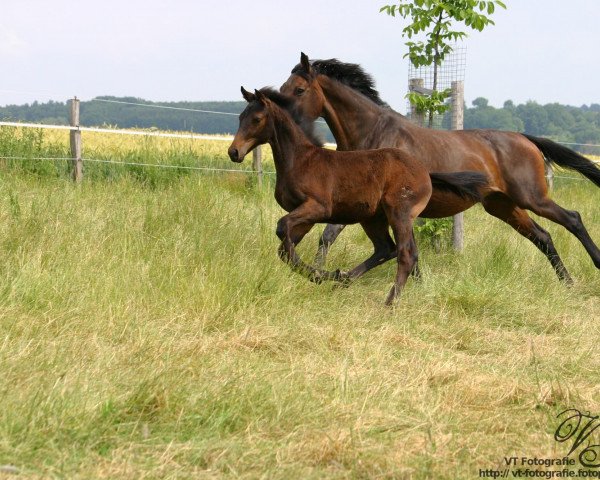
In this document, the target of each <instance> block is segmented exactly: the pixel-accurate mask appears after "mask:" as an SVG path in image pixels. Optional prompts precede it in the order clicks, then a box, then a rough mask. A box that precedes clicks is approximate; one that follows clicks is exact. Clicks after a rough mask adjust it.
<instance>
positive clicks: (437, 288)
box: [0, 139, 600, 479]
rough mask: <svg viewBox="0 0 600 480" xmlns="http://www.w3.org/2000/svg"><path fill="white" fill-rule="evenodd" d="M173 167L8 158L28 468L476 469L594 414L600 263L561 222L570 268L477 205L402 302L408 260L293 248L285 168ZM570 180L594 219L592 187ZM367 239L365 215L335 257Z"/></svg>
mask: <svg viewBox="0 0 600 480" xmlns="http://www.w3.org/2000/svg"><path fill="white" fill-rule="evenodd" d="M42 140H43V139H42ZM84 141H85V139H84ZM42 143H44V146H43V148H48V145H47V143H45V142H42ZM15 145H16V146H15V147H14V148H17V146H19V145H20V147H22V148H25V147H23V146H22V144H20V143H19V144H15ZM35 148H38V147H35ZM35 148H34V147H31V148H30V147H27V148H26V149H25V151H26V152H29V153H30V154H31V155H33V153H32V152H35V151H36V150H35ZM40 148H41V147H40ZM5 154H6V153H5ZM167 160H168V159H167ZM171 161H175V160H173V159H171ZM65 169H66V166H65ZM148 175H152V174H148ZM160 175H163V176H160V177H155V178H153V179H152V180H148V179H147V178H146V177H143V176H140V175H136V174H132V173H131V172H129V171H123V172H120V174H119V175H117V176H112V177H111V176H110V175H108V174H107V175H105V176H103V175H100V174H98V175H96V176H93V175H90V176H86V180H85V181H84V183H83V184H82V185H80V186H76V185H73V184H72V183H71V182H70V180H69V179H68V177H67V174H66V170H65V172H62V171H60V170H55V171H41V170H39V169H38V170H36V169H35V168H33V167H32V166H29V167H26V168H25V167H20V166H19V165H17V164H12V163H10V162H4V163H2V162H0V378H2V382H1V383H0V405H1V406H2V408H1V409H0V465H14V466H15V467H17V468H18V469H19V470H20V472H21V475H20V476H22V477H25V478H38V477H39V478H69V479H71V478H81V479H88V478H111V479H114V478H170V479H174V478H181V479H183V478H280V479H288V478H407V479H408V478H411V479H413V478H414V479H426V478H432V479H433V478H435V479H470V478H477V477H478V472H479V469H486V468H502V465H503V457H505V456H519V457H520V456H529V457H535V456H537V457H562V456H564V455H566V454H567V452H568V450H569V448H570V447H567V445H566V444H558V443H556V442H555V441H554V439H553V432H554V429H555V428H556V427H557V420H556V418H555V416H556V414H557V413H558V412H560V411H561V410H563V409H565V408H567V407H577V408H579V409H580V410H586V411H587V410H589V411H590V412H592V413H596V414H600V387H599V385H600V357H599V356H598V342H599V339H600V331H599V330H600V328H599V323H598V319H599V318H600V299H599V294H600V282H599V280H600V277H599V274H598V271H597V270H596V269H595V268H594V266H593V264H592V262H591V260H590V259H589V257H588V256H587V254H586V253H585V251H584V250H583V248H582V247H581V245H580V244H579V243H578V242H577V240H576V239H575V238H574V237H573V236H572V235H570V234H568V233H567V232H566V231H564V229H562V227H559V226H556V225H553V224H550V223H549V222H546V221H544V220H543V219H541V220H539V221H540V223H541V224H542V225H543V226H544V228H546V229H548V230H549V231H550V232H551V234H552V235H553V238H554V240H555V243H556V245H557V248H558V250H559V252H560V253H561V255H562V257H563V260H564V261H565V264H566V266H567V268H568V269H569V270H570V271H571V273H572V275H573V277H574V278H575V279H576V284H575V286H574V287H573V288H565V287H563V286H562V285H560V284H559V283H558V281H557V280H556V278H555V275H554V273H553V271H552V268H551V267H550V265H549V264H548V262H547V261H546V259H545V258H544V256H543V255H542V254H541V253H539V252H538V251H537V250H536V249H535V248H534V247H533V246H532V245H531V244H529V242H527V241H526V240H525V239H523V238H521V237H520V236H518V235H516V234H515V233H513V231H512V230H511V229H510V228H509V227H507V226H505V225H503V224H501V223H500V222H499V221H496V220H494V219H491V218H490V217H488V216H487V215H486V214H485V213H484V212H483V210H482V209H481V208H480V207H475V208H473V209H471V210H469V211H468V212H467V214H466V221H465V223H466V238H465V251H464V253H463V254H456V253H454V252H452V251H450V250H444V251H442V252H441V253H440V254H436V253H435V252H434V251H433V250H432V249H431V248H430V247H428V246H427V245H426V242H424V241H420V242H419V244H420V245H422V247H421V266H422V270H423V274H424V278H423V280H422V281H421V282H414V281H413V280H409V282H408V284H407V287H406V289H405V291H404V292H403V294H402V297H401V299H400V301H399V302H398V304H397V305H396V307H394V308H393V309H390V308H386V307H384V306H383V300H384V298H385V294H386V293H387V291H388V289H389V287H390V285H391V282H392V280H393V277H394V271H395V265H394V262H389V263H388V264H386V265H384V266H382V267H379V268H377V269H375V270H373V271H372V272H370V273H369V274H367V275H366V276H365V277H364V278H362V279H360V280H358V281H357V282H356V283H355V284H353V285H352V286H350V287H349V288H347V289H334V288H332V287H331V285H313V284H311V283H310V282H308V281H306V280H305V279H303V278H301V277H300V276H299V275H296V274H294V273H292V272H290V271H289V268H288V267H287V266H286V265H284V264H283V263H282V262H281V261H280V260H279V259H278V258H277V255H276V250H277V245H278V242H277V238H276V236H275V234H274V230H275V224H276V221H277V219H278V218H279V217H280V216H281V215H282V214H283V212H282V211H281V209H280V208H279V207H278V206H277V205H276V203H275V201H274V199H273V197H272V187H271V185H270V184H268V183H267V184H266V185H265V188H264V189H263V190H262V191H260V190H258V189H257V188H256V186H255V185H254V183H253V181H252V179H249V178H248V176H247V175H245V174H223V175H198V174H188V173H182V172H176V171H175V172H173V171H170V172H169V173H168V174H167V173H164V174H160ZM553 196H554V198H556V199H557V201H559V203H561V204H562V205H564V206H565V207H567V208H575V207H576V208H577V209H578V210H579V211H580V213H581V215H582V217H583V219H584V222H585V223H586V225H587V227H588V229H589V231H590V234H591V235H592V237H593V238H594V239H595V240H596V241H600V212H599V211H598V209H597V203H598V198H599V197H598V196H599V192H598V190H597V188H596V187H594V186H593V185H592V184H591V183H590V182H578V181H570V180H560V179H557V188H556V190H555V192H554V193H553ZM320 230H321V229H320V228H319V229H315V231H314V232H311V233H310V234H309V235H308V237H307V239H306V240H305V242H303V244H301V245H300V249H299V251H300V253H301V254H302V256H303V257H304V258H306V259H310V258H311V257H312V255H313V254H314V251H315V249H316V244H317V238H318V232H319V231H320ZM370 251H371V247H370V245H369V242H368V240H367V239H366V237H365V236H364V234H363V233H362V232H361V231H360V228H357V227H351V228H349V229H347V231H345V232H344V233H343V234H342V235H341V237H340V240H339V242H338V243H336V245H335V246H334V248H333V250H332V254H331V256H330V259H329V266H330V267H331V268H334V267H335V268H338V267H339V268H348V267H350V266H352V265H353V264H355V263H357V262H359V261H360V260H362V259H363V258H364V257H366V256H367V255H369V254H370ZM573 456H575V458H576V454H573ZM1 475H2V473H1V472H0V476H1Z"/></svg>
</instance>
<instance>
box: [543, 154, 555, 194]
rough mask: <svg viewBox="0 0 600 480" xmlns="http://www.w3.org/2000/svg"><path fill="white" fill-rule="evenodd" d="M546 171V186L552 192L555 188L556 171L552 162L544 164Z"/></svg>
mask: <svg viewBox="0 0 600 480" xmlns="http://www.w3.org/2000/svg"><path fill="white" fill-rule="evenodd" d="M544 169H545V170H546V184H547V185H548V189H549V190H552V189H553V188H554V169H553V168H552V165H550V162H546V161H545V162H544Z"/></svg>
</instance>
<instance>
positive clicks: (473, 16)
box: [379, 0, 506, 127]
mask: <svg viewBox="0 0 600 480" xmlns="http://www.w3.org/2000/svg"><path fill="white" fill-rule="evenodd" d="M496 6H499V7H502V8H506V6H505V5H504V3H502V2H501V1H500V0H400V1H399V2H398V3H396V4H394V5H384V6H383V7H381V8H380V9H379V11H380V12H385V13H387V14H388V15H391V16H392V17H395V16H396V15H398V16H400V17H402V18H404V19H406V18H410V19H411V20H412V23H410V24H409V25H407V26H406V27H404V28H403V29H402V36H403V37H408V38H409V39H410V40H409V41H408V42H406V43H405V45H406V46H408V53H407V54H406V55H404V57H408V58H409V60H410V61H411V63H412V64H413V65H414V66H415V68H419V67H424V66H429V65H433V86H432V89H433V93H432V94H431V95H430V96H429V98H428V99H427V100H424V99H422V98H419V96H421V97H422V94H419V93H416V92H412V93H409V94H408V98H409V101H410V102H411V103H412V104H413V105H416V106H417V108H420V109H424V110H426V111H427V112H428V113H429V126H430V127H431V126H432V124H433V114H434V113H443V112H444V111H445V110H446V109H447V106H446V105H444V100H445V98H446V97H447V96H448V94H449V92H448V91H445V92H437V76H438V67H439V65H441V64H442V62H443V60H444V58H445V57H446V55H448V54H449V53H450V52H452V43H455V42H457V41H459V40H462V39H463V38H465V37H466V36H467V34H466V33H465V32H463V31H460V30H456V29H454V28H453V23H458V24H464V26H466V27H469V28H471V29H473V30H477V31H482V30H483V29H484V28H485V27H487V26H488V25H490V24H491V25H493V24H494V22H493V21H492V20H491V19H490V16H491V15H492V14H493V13H494V11H495V9H496ZM421 33H424V34H425V38H426V39H425V40H416V39H415V40H414V41H413V40H412V39H413V37H415V36H417V35H419V34H421Z"/></svg>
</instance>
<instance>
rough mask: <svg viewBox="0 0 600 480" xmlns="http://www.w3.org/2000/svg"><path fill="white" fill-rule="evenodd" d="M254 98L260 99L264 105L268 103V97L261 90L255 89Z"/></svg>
mask: <svg viewBox="0 0 600 480" xmlns="http://www.w3.org/2000/svg"><path fill="white" fill-rule="evenodd" d="M254 98H255V99H256V100H258V101H259V102H260V103H262V104H263V105H266V104H267V97H266V96H265V94H264V93H262V92H261V91H260V90H254Z"/></svg>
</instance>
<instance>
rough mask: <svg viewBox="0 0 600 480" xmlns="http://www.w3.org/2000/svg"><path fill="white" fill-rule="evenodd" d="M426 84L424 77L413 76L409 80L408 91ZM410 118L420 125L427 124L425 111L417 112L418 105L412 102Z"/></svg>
mask: <svg viewBox="0 0 600 480" xmlns="http://www.w3.org/2000/svg"><path fill="white" fill-rule="evenodd" d="M423 85H424V82H423V79H422V78H411V79H410V80H409V81H408V91H409V92H412V91H414V90H419V89H422V88H423ZM410 119H411V120H412V121H413V122H414V123H416V124H417V125H418V126H419V127H422V126H423V125H424V124H425V113H424V112H417V109H416V107H415V106H414V105H413V104H412V103H411V104H410Z"/></svg>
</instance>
